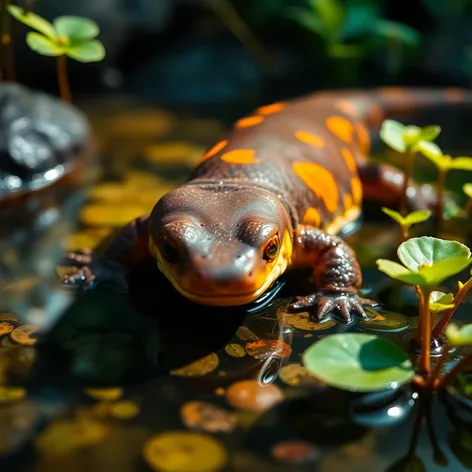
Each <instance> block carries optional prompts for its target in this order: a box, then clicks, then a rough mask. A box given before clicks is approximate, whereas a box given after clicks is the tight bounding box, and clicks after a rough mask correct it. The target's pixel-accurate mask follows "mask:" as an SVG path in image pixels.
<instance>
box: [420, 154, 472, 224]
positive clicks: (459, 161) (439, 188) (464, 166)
mask: <svg viewBox="0 0 472 472" xmlns="http://www.w3.org/2000/svg"><path fill="white" fill-rule="evenodd" d="M421 152H422V153H423V154H424V156H425V157H426V158H427V159H429V160H430V161H431V162H432V163H433V164H434V165H435V166H436V168H437V170H438V180H437V183H436V192H437V206H436V218H437V220H438V222H439V223H440V222H441V221H442V219H443V217H444V210H443V207H444V183H445V180H446V177H447V174H448V172H449V171H451V170H468V171H472V157H466V156H460V157H455V158H453V157H452V156H450V155H448V154H443V152H442V151H441V149H440V148H439V147H438V146H435V147H434V148H431V147H430V149H429V150H428V152H424V149H421ZM465 190H466V189H464V191H465Z"/></svg>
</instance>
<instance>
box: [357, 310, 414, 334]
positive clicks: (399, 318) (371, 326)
mask: <svg viewBox="0 0 472 472" xmlns="http://www.w3.org/2000/svg"><path fill="white" fill-rule="evenodd" d="M365 311H366V314H367V317H368V319H367V320H362V321H360V322H359V325H360V326H362V328H363V330H365V331H391V332H398V331H403V330H404V329H407V328H408V327H409V326H410V319H409V318H408V317H407V316H405V315H402V314H400V313H395V312H393V311H386V310H382V311H377V310H374V309H373V308H368V307H366V308H365Z"/></svg>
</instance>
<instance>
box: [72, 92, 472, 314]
mask: <svg viewBox="0 0 472 472" xmlns="http://www.w3.org/2000/svg"><path fill="white" fill-rule="evenodd" d="M465 100H467V101H470V96H469V95H468V94H467V95H466V94H465V92H463V91H461V90H458V89H440V90H428V89H425V90H410V89H398V88H388V89H377V90H374V91H369V92H361V91H341V92H323V93H317V94H314V95H311V96H308V97H304V98H301V99H297V100H294V101H291V102H287V103H285V104H283V107H284V108H283V110H280V111H277V112H274V113H270V114H264V113H261V112H255V113H254V114H252V115H250V116H252V117H253V116H256V118H249V119H248V120H246V121H245V124H246V125H247V124H249V126H244V127H238V126H235V127H234V128H233V129H232V130H231V131H230V133H229V134H228V136H226V137H224V138H223V140H222V142H221V144H218V145H217V146H216V148H213V151H211V152H210V154H212V155H211V157H204V158H202V160H201V163H200V164H199V165H198V166H197V167H196V168H195V170H194V171H193V173H192V174H191V176H190V178H189V180H188V182H186V183H185V184H184V185H182V186H181V187H179V188H177V189H175V190H173V191H171V192H169V193H168V194H167V195H166V196H164V197H163V198H162V199H161V200H160V201H159V202H158V203H157V204H156V206H155V208H154V210H153V212H152V214H151V215H150V217H149V218H148V217H143V218H141V219H139V220H136V221H135V222H133V223H131V224H130V225H128V226H127V227H126V228H124V229H123V231H122V232H121V234H120V235H119V236H118V237H117V238H116V240H115V241H114V242H113V243H112V244H111V245H110V246H109V247H108V249H107V250H106V252H105V256H106V258H107V259H108V260H110V261H114V262H116V263H117V264H119V265H120V266H124V267H127V266H130V265H132V264H135V263H138V262H143V261H145V260H148V259H149V258H150V257H151V254H150V251H149V237H151V239H152V241H153V242H154V244H155V246H156V247H157V248H158V250H159V251H160V253H161V256H162V251H163V245H164V243H166V242H167V243H170V244H171V245H172V247H173V250H174V252H175V251H176V253H177V254H178V257H177V256H176V255H175V254H174V255H173V256H174V257H173V258H171V260H170V262H165V260H164V259H165V258H164V259H163V260H164V264H165V265H166V266H167V267H168V268H169V270H170V271H171V273H172V278H174V279H176V280H177V282H178V285H179V287H180V288H181V289H182V293H185V294H186V295H188V294H192V296H196V297H207V298H208V296H212V295H214V296H216V297H223V298H224V297H228V298H231V297H233V296H234V297H236V299H238V297H239V296H244V295H245V294H250V293H252V292H253V291H255V290H256V289H257V287H259V286H260V285H261V283H262V280H261V277H262V276H263V275H264V274H265V273H266V272H265V271H267V270H268V269H267V267H268V266H267V261H266V260H264V248H265V245H266V244H267V241H268V239H269V238H270V237H272V236H273V235H275V234H277V235H278V236H279V238H280V240H282V238H283V234H284V233H285V232H287V234H288V235H289V236H290V240H291V243H292V245H293V249H292V252H291V257H290V260H289V261H288V269H292V268H298V267H307V266H309V267H312V268H313V269H314V280H315V285H316V287H315V291H314V293H313V294H312V295H309V296H306V297H303V298H300V299H298V301H296V302H295V303H293V304H292V305H291V308H292V309H294V310H295V309H307V308H310V307H311V308H312V310H311V312H312V314H313V316H314V317H315V318H318V319H322V318H325V317H327V316H328V315H330V314H332V313H335V314H337V315H339V316H341V318H343V319H344V320H346V321H349V320H350V319H351V314H352V313H354V314H357V315H359V316H361V317H365V313H364V310H363V308H362V302H368V301H365V300H362V299H360V298H359V297H358V296H357V291H358V289H359V287H360V285H361V283H362V277H361V271H360V267H359V265H358V263H357V260H356V257H355V255H354V253H353V251H352V250H351V249H350V248H349V247H348V246H347V245H346V244H345V243H344V241H343V240H342V239H341V238H339V237H337V236H335V235H333V234H328V233H327V230H328V229H329V228H330V224H331V223H332V222H333V221H335V220H336V218H337V217H340V216H342V215H343V214H344V213H345V212H346V210H349V208H347V207H345V204H346V200H345V198H344V197H345V196H346V195H347V196H348V197H347V198H348V199H351V201H352V197H353V195H354V194H355V190H354V186H353V185H354V184H353V179H357V178H358V177H360V180H361V181H362V188H363V193H364V198H367V199H368V198H372V197H375V199H376V200H377V201H381V202H382V203H384V204H386V205H389V206H394V205H398V203H399V200H400V197H401V192H402V187H403V174H402V173H401V172H400V171H399V170H397V169H395V168H393V167H390V166H378V165H374V164H372V163H371V162H369V161H368V160H367V154H368V152H369V149H368V142H367V141H368V140H367V139H366V132H365V130H370V132H371V133H372V130H373V129H375V127H377V128H378V126H379V125H380V123H381V122H382V121H383V119H385V118H386V117H389V116H391V115H392V114H393V116H402V115H401V114H402V113H407V112H408V111H409V110H410V109H415V110H417V109H421V108H424V109H428V108H431V107H436V106H438V104H439V105H440V104H446V105H448V104H451V103H463V102H464V101H465ZM260 117H262V118H260ZM332 117H336V118H335V120H334V122H336V123H338V124H339V122H341V124H342V126H338V127H334V128H335V129H334V132H333V127H330V126H328V125H327V123H328V121H327V120H330V119H332ZM346 123H347V124H346ZM363 127H364V132H363ZM300 131H302V132H303V133H305V135H307V134H309V136H310V137H311V138H310V139H311V142H308V143H307V142H305V141H302V140H300V139H299V138H297V137H296V136H297V133H299V132H300ZM313 136H314V138H313ZM315 138H316V139H315ZM238 150H244V151H243V153H242V154H241V153H239V154H235V153H233V154H230V156H232V158H231V159H229V160H230V161H231V160H232V159H233V160H234V156H235V155H236V157H237V158H238V159H239V161H240V162H238V163H232V162H227V161H226V160H225V157H227V156H228V154H227V153H228V152H231V151H236V152H238ZM346 152H347V153H348V154H350V155H352V156H353V157H354V160H355V164H354V167H353V166H352V163H351V165H349V162H348V161H347V160H346V158H345V153H346ZM222 157H223V159H222ZM294 164H296V166H299V167H298V168H299V169H306V168H310V166H312V165H313V164H316V165H318V166H319V167H314V168H313V169H314V171H313V173H312V174H311V177H310V176H308V177H310V178H311V180H312V181H313V182H314V184H313V185H312V188H310V186H309V185H307V184H306V181H304V180H303V179H301V178H300V175H297V173H296V172H295V171H294V169H295V167H293V165H294ZM326 171H327V173H326V176H332V177H333V179H332V180H333V181H334V182H335V187H334V190H333V185H329V183H327V182H328V181H329V180H330V179H327V178H324V177H322V178H320V177H319V176H320V175H321V176H324V173H325V172H326ZM313 187H316V188H313ZM318 188H319V189H320V190H319V191H318V190H317V189H318ZM335 194H337V197H335V196H334V195H335ZM409 197H410V203H411V206H420V207H421V206H424V205H425V203H424V201H422V200H421V199H422V195H421V194H420V192H419V191H418V189H417V188H416V187H415V186H414V185H412V188H411V191H410V193H409ZM354 200H355V199H354ZM358 200H359V198H358ZM360 203H361V202H360V201H358V202H357V203H356V202H354V204H349V203H347V205H348V206H349V207H350V208H351V210H355V209H356V208H358V207H359V206H360ZM309 208H311V209H315V210H316V212H317V214H318V215H319V222H316V223H313V222H311V223H310V222H308V223H307V222H306V221H303V217H304V215H305V213H306V211H307V210H308V209H309ZM310 211H312V210H310ZM315 226H317V227H315ZM331 232H332V230H331ZM162 257H163V256H162ZM261 274H262V275H261ZM93 278H94V275H89V276H87V274H84V273H80V272H79V273H77V274H76V275H74V276H72V277H69V278H68V279H67V280H65V281H66V282H69V283H70V282H75V281H77V280H81V281H84V280H85V282H86V283H87V282H90V281H91V280H93ZM174 281H175V280H174ZM190 298H191V299H192V297H190ZM197 301H198V300H197ZM224 304H226V303H224Z"/></svg>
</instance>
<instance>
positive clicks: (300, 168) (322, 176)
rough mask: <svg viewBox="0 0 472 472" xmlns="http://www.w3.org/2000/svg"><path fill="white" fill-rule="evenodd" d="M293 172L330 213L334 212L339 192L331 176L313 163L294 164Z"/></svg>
mask: <svg viewBox="0 0 472 472" xmlns="http://www.w3.org/2000/svg"><path fill="white" fill-rule="evenodd" d="M293 171H294V172H295V173H296V174H297V175H298V177H300V178H301V179H302V180H303V182H305V184H306V185H307V186H308V188H309V189H310V190H311V191H312V192H313V193H315V194H316V195H318V196H319V197H320V198H321V199H322V200H323V202H324V204H325V206H326V208H327V209H328V211H330V212H332V213H333V212H335V211H336V209H337V207H338V202H339V190H338V186H337V185H336V181H335V180H334V177H333V176H332V174H331V173H330V172H329V171H328V170H326V169H325V168H324V167H321V166H320V165H318V164H315V163H313V162H295V163H294V164H293Z"/></svg>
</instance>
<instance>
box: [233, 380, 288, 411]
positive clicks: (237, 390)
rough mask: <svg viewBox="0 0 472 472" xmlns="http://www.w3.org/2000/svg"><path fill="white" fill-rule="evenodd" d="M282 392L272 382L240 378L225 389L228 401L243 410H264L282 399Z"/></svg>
mask: <svg viewBox="0 0 472 472" xmlns="http://www.w3.org/2000/svg"><path fill="white" fill-rule="evenodd" d="M283 398H284V397H283V394H282V391H281V390H280V388H279V387H277V386H276V385H274V384H267V385H261V384H260V383H259V382H258V381H257V380H252V379H251V380H240V381H238V382H235V383H233V384H232V385H230V386H229V387H228V389H227V390H226V400H227V401H228V403H229V404H230V405H231V406H232V407H234V408H236V409H238V410H243V411H253V412H259V411H265V410H267V409H269V408H271V407H272V406H274V405H276V404H277V403H280V402H281V401H282V400H283Z"/></svg>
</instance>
